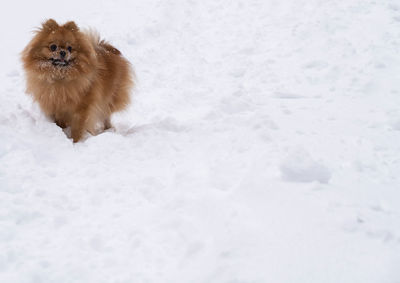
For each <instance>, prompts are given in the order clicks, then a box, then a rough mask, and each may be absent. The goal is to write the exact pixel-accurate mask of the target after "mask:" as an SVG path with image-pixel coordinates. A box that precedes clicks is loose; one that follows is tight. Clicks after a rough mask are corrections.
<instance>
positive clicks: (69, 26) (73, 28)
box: [63, 21, 79, 31]
mask: <svg viewBox="0 0 400 283" xmlns="http://www.w3.org/2000/svg"><path fill="white" fill-rule="evenodd" d="M63 27H64V28H65V29H67V30H70V31H78V30H79V28H78V26H77V25H76V24H75V22H73V21H70V22H67V23H65V24H64V25H63Z"/></svg>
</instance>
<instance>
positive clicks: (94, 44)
mask: <svg viewBox="0 0 400 283" xmlns="http://www.w3.org/2000/svg"><path fill="white" fill-rule="evenodd" d="M22 61H23V64H24V69H25V72H26V79H27V93H29V94H32V96H33V98H34V100H35V101H37V102H38V103H39V105H40V107H41V109H42V110H43V111H44V113H45V114H47V115H48V116H49V117H50V118H51V119H53V120H54V121H55V122H56V124H57V125H58V126H60V127H62V128H65V127H68V126H69V127H71V136H72V139H73V141H74V142H77V141H79V140H80V139H81V138H82V136H83V134H84V133H85V131H89V132H90V133H91V134H96V133H97V132H98V130H99V125H100V129H107V128H110V127H111V124H110V116H111V114H112V113H113V112H115V111H119V110H122V109H124V108H125V107H126V106H127V105H128V104H129V102H130V97H129V93H130V91H131V88H132V87H133V73H132V71H131V68H130V64H129V62H128V61H127V60H126V59H125V58H124V57H122V55H121V53H120V52H119V51H118V50H117V49H116V48H114V47H113V46H111V45H110V44H109V43H107V42H105V41H104V40H100V38H99V36H98V35H96V34H93V33H90V32H82V31H80V30H79V28H78V27H77V25H76V24H75V23H74V22H67V23H66V24H64V25H58V24H57V22H56V21H54V20H52V19H50V20H48V21H46V22H45V23H43V26H42V28H40V29H39V30H38V31H37V33H36V35H35V36H34V37H33V39H32V40H31V42H30V43H29V44H28V46H27V47H26V48H25V49H24V51H23V52H22Z"/></svg>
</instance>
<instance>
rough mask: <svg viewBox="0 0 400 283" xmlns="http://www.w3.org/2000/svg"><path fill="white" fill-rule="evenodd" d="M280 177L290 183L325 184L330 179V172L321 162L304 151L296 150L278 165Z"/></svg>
mask: <svg viewBox="0 0 400 283" xmlns="http://www.w3.org/2000/svg"><path fill="white" fill-rule="evenodd" d="M280 171H281V175H282V177H283V179H284V180H286V181H290V182H314V181H318V182H320V183H323V184H326V183H328V182H329V180H330V178H331V175H332V174H331V171H330V170H329V169H328V168H327V167H326V166H325V165H324V164H322V163H321V162H319V161H315V160H314V159H313V158H312V157H311V156H310V154H309V153H308V152H307V151H305V150H297V151H295V152H292V153H290V154H289V156H288V157H287V158H286V159H285V160H284V161H283V162H282V164H281V165H280Z"/></svg>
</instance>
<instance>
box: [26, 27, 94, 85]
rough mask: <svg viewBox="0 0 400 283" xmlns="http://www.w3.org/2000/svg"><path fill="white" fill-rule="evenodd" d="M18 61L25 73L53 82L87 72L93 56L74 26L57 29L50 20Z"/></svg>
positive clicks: (90, 48) (91, 64) (86, 40)
mask: <svg viewBox="0 0 400 283" xmlns="http://www.w3.org/2000/svg"><path fill="white" fill-rule="evenodd" d="M22 60H23V62H24V67H25V69H27V70H28V71H33V72H36V73H39V74H42V75H43V74H45V75H46V76H47V77H48V76H50V77H51V78H53V79H73V78H76V77H77V76H79V75H83V74H85V73H88V72H90V69H91V67H92V66H93V64H95V60H96V53H95V50H94V48H93V45H92V44H91V42H90V41H89V40H88V39H87V38H86V36H85V35H84V34H83V33H82V32H81V31H80V30H79V28H78V26H77V25H76V24H75V23H74V22H72V21H71V22H67V23H65V24H64V25H58V23H57V22H56V21H55V20H53V19H50V20H47V21H46V22H44V23H43V24H42V27H41V28H40V29H39V30H38V31H37V32H36V34H35V36H34V37H33V39H32V40H31V42H30V43H29V44H28V46H27V47H26V48H25V50H24V51H23V52H22ZM47 79H48V78H47Z"/></svg>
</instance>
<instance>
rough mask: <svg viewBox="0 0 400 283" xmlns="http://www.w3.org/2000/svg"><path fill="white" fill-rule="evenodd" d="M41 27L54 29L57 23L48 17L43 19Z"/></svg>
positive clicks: (48, 29) (47, 29)
mask: <svg viewBox="0 0 400 283" xmlns="http://www.w3.org/2000/svg"><path fill="white" fill-rule="evenodd" d="M42 26H43V29H44V30H46V31H52V30H55V29H56V28H58V24H57V22H56V21H55V20H53V19H49V20H47V21H45V22H44V23H43V24H42Z"/></svg>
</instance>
